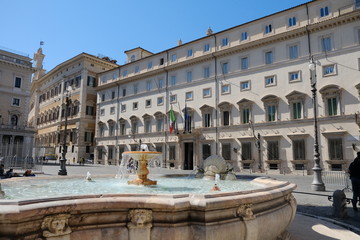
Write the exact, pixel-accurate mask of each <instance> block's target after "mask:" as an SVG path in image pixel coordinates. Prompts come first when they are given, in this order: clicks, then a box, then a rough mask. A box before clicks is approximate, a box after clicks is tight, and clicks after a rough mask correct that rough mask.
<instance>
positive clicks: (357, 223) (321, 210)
mask: <svg viewBox="0 0 360 240" xmlns="http://www.w3.org/2000/svg"><path fill="white" fill-rule="evenodd" d="M58 170H59V166H58V165H44V166H43V172H44V174H45V175H57V173H58ZM67 172H68V175H69V176H72V175H73V176H75V175H76V176H86V173H87V172H90V173H91V174H92V175H105V174H110V175H116V174H117V173H118V167H117V166H103V165H85V166H78V165H67ZM191 172H192V171H184V170H178V169H166V168H155V169H151V174H190V173H191ZM238 174H240V175H249V176H252V177H255V176H263V177H264V176H266V177H272V178H276V179H278V180H285V181H289V182H292V183H295V184H296V185H297V189H296V190H295V192H294V196H295V198H296V200H297V203H298V213H301V214H302V215H304V216H308V217H311V218H314V219H318V221H322V220H326V221H328V222H331V223H334V224H336V225H338V226H341V227H343V228H345V229H349V230H351V231H353V232H355V233H357V234H360V212H354V211H353V209H352V206H351V204H348V205H347V213H348V217H347V218H343V219H340V218H335V217H333V214H332V202H330V201H329V200H328V196H332V194H333V192H334V191H335V190H337V189H342V188H343V187H341V186H332V185H325V187H326V191H322V192H319V191H313V190H311V183H312V180H313V175H305V176H303V175H294V174H287V175H282V174H277V173H276V172H272V173H267V174H265V173H263V174H258V173H253V174H250V173H249V172H247V173H238ZM345 194H346V196H347V198H352V192H345Z"/></svg>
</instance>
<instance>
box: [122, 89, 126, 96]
mask: <svg viewBox="0 0 360 240" xmlns="http://www.w3.org/2000/svg"><path fill="white" fill-rule="evenodd" d="M122 96H123V97H126V88H123V90H122Z"/></svg>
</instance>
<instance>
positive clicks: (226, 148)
mask: <svg viewBox="0 0 360 240" xmlns="http://www.w3.org/2000/svg"><path fill="white" fill-rule="evenodd" d="M221 145H222V151H221V153H222V154H221V155H222V157H223V158H224V159H225V160H231V144H230V143H223V144H221Z"/></svg>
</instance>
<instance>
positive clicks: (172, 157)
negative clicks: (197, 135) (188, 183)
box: [169, 146, 176, 160]
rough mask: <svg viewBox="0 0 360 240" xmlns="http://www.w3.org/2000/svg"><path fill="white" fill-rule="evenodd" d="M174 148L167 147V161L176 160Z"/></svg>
mask: <svg viewBox="0 0 360 240" xmlns="http://www.w3.org/2000/svg"><path fill="white" fill-rule="evenodd" d="M175 150H176V147H175V146H169V160H175V158H176V151H175Z"/></svg>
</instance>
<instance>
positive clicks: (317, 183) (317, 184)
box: [309, 57, 325, 191]
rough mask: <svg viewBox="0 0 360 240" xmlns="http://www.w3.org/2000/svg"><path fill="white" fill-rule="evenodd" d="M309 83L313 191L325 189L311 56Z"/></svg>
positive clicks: (313, 67) (314, 64)
mask: <svg viewBox="0 0 360 240" xmlns="http://www.w3.org/2000/svg"><path fill="white" fill-rule="evenodd" d="M309 70H310V83H311V92H312V98H313V108H314V167H313V168H312V170H313V171H314V178H313V182H312V183H311V189H312V190H314V191H325V185H324V183H323V181H322V178H321V171H322V169H321V166H320V153H319V142H318V134H319V133H318V122H317V99H316V93H317V89H316V81H317V79H316V63H315V62H314V59H313V58H312V57H311V60H310V64H309Z"/></svg>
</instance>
